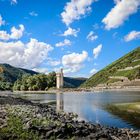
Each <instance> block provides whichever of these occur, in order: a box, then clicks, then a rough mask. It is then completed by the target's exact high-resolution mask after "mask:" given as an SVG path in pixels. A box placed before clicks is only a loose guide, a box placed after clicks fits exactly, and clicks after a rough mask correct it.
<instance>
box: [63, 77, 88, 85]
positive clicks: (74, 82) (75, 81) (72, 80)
mask: <svg viewBox="0 0 140 140" xmlns="http://www.w3.org/2000/svg"><path fill="white" fill-rule="evenodd" d="M86 80H87V78H73V77H64V87H66V88H77V87H79V86H80V85H81V84H83V83H84V82H85V81H86Z"/></svg>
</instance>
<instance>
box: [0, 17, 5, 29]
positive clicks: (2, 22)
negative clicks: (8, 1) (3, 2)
mask: <svg viewBox="0 0 140 140" xmlns="http://www.w3.org/2000/svg"><path fill="white" fill-rule="evenodd" d="M4 24H5V21H4V20H3V18H2V16H1V15H0V26H2V25H4Z"/></svg>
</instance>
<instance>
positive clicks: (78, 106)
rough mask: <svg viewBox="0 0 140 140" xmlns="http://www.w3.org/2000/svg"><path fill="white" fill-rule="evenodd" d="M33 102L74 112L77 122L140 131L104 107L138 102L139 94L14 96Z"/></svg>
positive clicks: (125, 119) (108, 92)
mask: <svg viewBox="0 0 140 140" xmlns="http://www.w3.org/2000/svg"><path fill="white" fill-rule="evenodd" d="M16 96H20V97H23V98H26V99H29V100H32V101H34V102H40V103H48V102H52V105H53V104H54V105H55V107H56V110H58V111H61V110H62V111H65V112H74V113H76V114H78V116H79V117H78V119H79V120H85V121H88V122H92V123H99V124H101V125H104V126H113V127H119V128H133V129H140V124H136V122H135V121H134V122H133V121H129V119H127V118H129V117H130V116H127V118H126V117H125V118H123V117H120V116H117V115H114V114H112V113H110V112H109V111H108V110H107V109H106V108H105V107H106V106H107V105H108V104H115V103H134V102H140V92H138V91H137V92H136V91H133V92H132V91H131V92H130V91H126V92H125V91H123V92H120V91H105V92H103V91H102V92H94V93H91V92H81V93H63V94H61V93H57V94H16Z"/></svg>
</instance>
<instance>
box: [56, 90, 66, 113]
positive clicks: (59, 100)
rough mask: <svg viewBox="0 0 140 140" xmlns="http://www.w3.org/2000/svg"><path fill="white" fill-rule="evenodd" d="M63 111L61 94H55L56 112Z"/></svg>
mask: <svg viewBox="0 0 140 140" xmlns="http://www.w3.org/2000/svg"><path fill="white" fill-rule="evenodd" d="M63 109H64V101H63V94H62V93H59V92H58V93H57V94H56V110H57V111H58V112H59V111H63Z"/></svg>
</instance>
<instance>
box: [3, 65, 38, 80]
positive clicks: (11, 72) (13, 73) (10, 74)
mask: <svg viewBox="0 0 140 140" xmlns="http://www.w3.org/2000/svg"><path fill="white" fill-rule="evenodd" d="M24 74H30V75H33V74H38V73H37V72H35V71H31V70H26V69H22V68H16V67H13V66H11V65H9V64H0V81H4V82H10V83H14V82H15V81H16V80H17V79H19V78H21V76H22V75H24Z"/></svg>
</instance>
